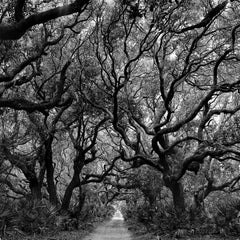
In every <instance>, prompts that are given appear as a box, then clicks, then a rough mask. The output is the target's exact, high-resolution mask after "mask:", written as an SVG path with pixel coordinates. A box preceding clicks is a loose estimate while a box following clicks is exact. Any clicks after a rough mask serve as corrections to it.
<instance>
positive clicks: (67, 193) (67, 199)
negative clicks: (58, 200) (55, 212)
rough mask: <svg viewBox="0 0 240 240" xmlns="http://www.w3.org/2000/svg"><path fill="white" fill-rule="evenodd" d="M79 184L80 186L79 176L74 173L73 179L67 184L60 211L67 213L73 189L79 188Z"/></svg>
mask: <svg viewBox="0 0 240 240" xmlns="http://www.w3.org/2000/svg"><path fill="white" fill-rule="evenodd" d="M79 184H80V179H79V174H78V173H75V172H74V175H73V178H72V180H71V182H70V183H69V185H68V186H67V189H66V191H65V193H64V197H63V200H62V206H61V210H63V211H67V210H68V209H69V205H70V201H71V198H72V193H73V190H74V189H75V188H77V187H78V186H79Z"/></svg>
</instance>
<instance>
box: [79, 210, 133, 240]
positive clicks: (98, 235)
mask: <svg viewBox="0 0 240 240" xmlns="http://www.w3.org/2000/svg"><path fill="white" fill-rule="evenodd" d="M83 240H132V238H131V233H130V232H129V231H128V229H127V227H126V225H125V223H124V221H123V218H122V216H121V214H120V213H119V212H116V214H115V215H114V217H113V218H112V220H110V221H109V222H107V223H105V224H103V225H101V226H99V227H97V228H96V230H95V231H94V232H93V233H92V234H90V235H89V236H87V237H85V238H84V239H83Z"/></svg>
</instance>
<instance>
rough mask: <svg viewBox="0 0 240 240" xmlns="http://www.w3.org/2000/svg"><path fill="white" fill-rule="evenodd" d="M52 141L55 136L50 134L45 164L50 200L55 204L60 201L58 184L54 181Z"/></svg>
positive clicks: (47, 141)
mask: <svg viewBox="0 0 240 240" xmlns="http://www.w3.org/2000/svg"><path fill="white" fill-rule="evenodd" d="M52 142H53V136H49V138H48V139H47V140H46V142H45V165H46V172H47V185H48V193H49V200H50V202H51V203H52V204H53V205H58V203H59V201H58V198H57V189H56V185H55V183H54V168H53V160H52Z"/></svg>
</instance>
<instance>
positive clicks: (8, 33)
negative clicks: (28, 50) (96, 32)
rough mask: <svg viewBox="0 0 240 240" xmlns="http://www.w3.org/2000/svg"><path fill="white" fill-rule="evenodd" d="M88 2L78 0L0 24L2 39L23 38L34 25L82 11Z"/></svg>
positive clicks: (87, 0) (0, 37)
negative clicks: (15, 21)
mask: <svg viewBox="0 0 240 240" xmlns="http://www.w3.org/2000/svg"><path fill="white" fill-rule="evenodd" d="M88 3H89V0H76V1H75V2H73V3H71V4H68V5H65V6H62V7H56V8H53V9H49V10H47V11H44V12H40V13H36V14H33V15H30V16H29V17H27V18H22V17H21V19H19V21H18V22H17V23H15V24H13V25H7V24H0V33H1V34H0V40H16V39H19V38H21V37H22V36H23V35H24V34H25V33H26V32H27V31H28V30H29V29H30V28H31V27H33V26H34V25H38V24H41V23H45V22H48V21H50V20H53V19H56V18H59V17H62V16H67V15H70V14H73V13H77V12H79V13H81V12H83V10H84V7H85V6H86V5H87V4H88Z"/></svg>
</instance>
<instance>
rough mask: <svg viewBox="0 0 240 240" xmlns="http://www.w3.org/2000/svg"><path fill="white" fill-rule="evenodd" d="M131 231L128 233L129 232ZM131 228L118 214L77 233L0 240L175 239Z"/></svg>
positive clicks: (212, 238)
mask: <svg viewBox="0 0 240 240" xmlns="http://www.w3.org/2000/svg"><path fill="white" fill-rule="evenodd" d="M129 229H130V230H131V231H130V230H129ZM132 229H133V227H132V226H129V225H128V224H127V223H126V222H125V221H124V220H123V218H122V216H121V214H120V213H119V212H116V214H115V215H114V217H113V218H112V219H111V220H109V221H106V222H103V223H100V224H98V225H96V224H93V225H92V226H91V227H90V226H89V227H87V228H84V229H83V228H80V230H79V231H65V232H52V233H51V234H48V235H47V236H42V235H35V236H32V235H31V236H26V235H25V234H24V233H22V232H12V233H11V232H8V235H7V236H4V237H2V238H0V240H175V239H176V238H174V237H171V236H169V235H161V236H156V235H154V234H151V233H146V231H145V230H144V229H143V228H142V229H141V228H138V230H135V231H132ZM181 239H185V240H220V239H221V240H223V239H226V240H240V237H239V238H238V237H224V236H222V237H221V236H210V235H209V236H204V237H197V236H191V237H182V238H181Z"/></svg>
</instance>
